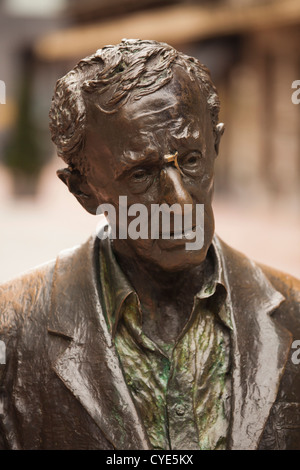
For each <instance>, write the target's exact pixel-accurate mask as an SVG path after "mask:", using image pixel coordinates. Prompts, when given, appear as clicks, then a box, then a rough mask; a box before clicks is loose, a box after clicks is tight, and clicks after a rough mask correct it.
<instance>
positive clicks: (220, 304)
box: [0, 40, 300, 450]
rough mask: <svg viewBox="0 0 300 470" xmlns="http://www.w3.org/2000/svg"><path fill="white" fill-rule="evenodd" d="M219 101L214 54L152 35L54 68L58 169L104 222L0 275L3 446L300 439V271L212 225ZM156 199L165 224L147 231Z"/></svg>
mask: <svg viewBox="0 0 300 470" xmlns="http://www.w3.org/2000/svg"><path fill="white" fill-rule="evenodd" d="M218 112H219V99H218V95H217V91H216V89H215V87H214V85H213V84H212V81H211V78H210V74H209V71H208V70H207V69H206V67H204V66H203V65H202V64H200V63H199V61H197V60H196V59H194V58H191V57H188V56H186V55H184V54H182V53H179V52H177V51H176V50H175V49H173V48H172V47H170V46H168V45H167V44H163V43H158V42H155V41H141V40H123V41H122V42H121V43H120V44H118V45H117V46H107V47H104V48H103V49H100V50H98V51H97V52H96V53H95V54H94V55H92V56H90V57H87V58H85V59H83V60H81V61H80V62H79V64H78V65H77V66H76V67H75V68H74V70H72V71H71V72H69V73H68V74H67V75H66V76H65V77H63V78H62V79H61V80H59V81H58V83H57V86H56V90H55V94H54V97H53V101H52V106H51V111H50V128H51V132H52V139H53V141H54V142H55V144H56V146H57V151H58V155H59V156H60V157H62V159H63V160H64V161H65V162H66V164H67V168H65V169H62V170H59V171H58V176H59V178H60V179H61V180H62V181H63V182H64V183H65V184H66V185H67V186H68V188H69V190H70V191H71V192H72V193H73V194H74V196H75V197H76V198H77V200H78V201H79V202H80V204H81V205H82V206H83V207H84V208H85V209H86V210H87V211H89V212H90V213H92V214H96V213H97V210H98V207H99V206H102V209H103V207H104V210H103V212H106V213H107V218H108V221H109V222H110V227H108V226H106V225H105V226H103V231H102V235H101V236H100V235H99V234H98V235H99V236H96V235H95V236H93V237H91V238H90V239H89V240H88V241H87V242H86V243H85V244H84V245H82V246H80V247H75V248H74V249H72V250H68V251H65V252H63V253H61V254H60V255H59V256H58V258H57V260H56V261H55V262H50V263H49V264H46V265H44V266H42V267H39V268H36V269H35V270H32V271H31V272H29V273H27V274H25V275H23V276H22V277H20V278H18V279H16V280H14V281H12V282H9V283H8V284H6V285H2V286H1V288H0V292H1V297H0V333H1V336H0V339H1V340H2V341H3V342H4V344H5V345H6V354H7V357H6V364H5V365H1V367H2V369H1V382H0V383H1V390H2V396H3V410H2V413H0V417H1V421H0V447H1V448H4V449H6V448H8V449H173V450H178V449H189V450H204V449H208V450H215V449H300V365H298V364H297V361H293V353H294V352H295V350H294V349H293V347H292V345H293V344H294V343H293V342H294V341H295V340H298V339H300V316H299V314H300V283H299V281H297V280H296V279H294V278H292V277H291V276H289V275H286V274H283V273H280V272H278V271H275V270H273V269H271V268H268V267H266V266H260V265H258V264H256V263H254V262H253V261H251V260H249V259H248V258H246V257H245V256H244V255H242V254H241V253H239V252H237V251H235V250H233V249H232V248H230V247H229V246H227V245H226V244H225V243H224V242H223V241H222V240H220V239H219V238H218V237H217V236H216V235H215V234H214V217H213V212H212V207H211V200H212V193H213V181H214V161H215V158H216V156H217V154H218V150H219V142H220V138H221V136H222V133H223V130H224V126H223V124H221V123H219V121H218ZM121 197H122V198H123V199H121ZM123 200H126V203H127V207H128V208H131V209H130V210H129V209H128V213H127V214H126V217H125V218H124V217H123V218H122V219H121V218H120V217H119V216H118V217H116V220H114V221H112V220H111V218H110V215H109V214H110V213H109V210H108V209H107V210H106V209H105V208H109V207H112V208H114V209H115V210H116V213H118V214H120V212H121V211H122V209H123V207H122V204H121V202H120V201H123ZM136 204H138V205H139V206H138V207H140V208H145V214H146V218H145V217H144V219H143V222H141V220H142V219H141V220H140V222H139V225H140V226H139V227H137V225H138V224H137V222H135V224H136V225H135V226H136V229H138V230H136V235H137V236H131V237H130V236H121V234H123V235H124V233H125V234H126V235H128V233H129V224H131V223H132V222H133V220H134V215H136V214H135V213H134V211H133V209H132V208H133V206H134V205H136ZM154 205H156V206H155V207H157V206H160V205H161V208H162V213H161V217H162V218H163V211H164V210H167V209H168V208H170V207H172V208H174V214H173V218H172V220H171V222H170V225H169V228H170V230H169V234H168V236H166V237H165V236H164V235H165V234H164V232H163V231H162V230H161V229H159V231H158V232H157V233H156V235H157V237H151V236H148V237H147V231H149V232H150V226H151V221H152V219H151V214H152V212H151V211H152V207H153V206H154ZM173 205H174V206H173ZM201 205H202V207H203V208H204V212H203V214H202V216H203V217H202V219H200V218H199V220H201V221H202V222H201V224H200V223H199V220H198V218H197V214H198V212H197V208H198V207H201ZM135 207H137V206H135ZM186 208H188V209H187V210H189V211H190V213H189V215H190V219H189V220H190V226H189V227H188V228H189V230H187V231H186V230H184V231H183V229H181V230H180V233H178V226H177V225H176V223H175V219H176V217H175V215H176V214H175V213H176V211H178V213H179V218H180V217H183V215H185V210H186ZM139 210H140V211H142V209H139ZM180 211H182V212H180ZM199 214H200V212H199ZM152 215H153V214H152ZM150 219H151V220H150ZM177 220H178V219H177ZM187 220H188V219H187ZM112 222H113V223H112ZM148 223H149V224H148ZM113 225H114V227H112V226H113ZM200 225H201V226H202V228H203V227H204V232H203V233H202V232H201V230H200V229H201V227H200ZM145 227H146V231H145ZM199 227H200V228H199ZM112 228H113V229H114V230H115V232H116V236H115V237H112V236H110V234H111V232H110V230H112ZM127 229H128V232H127ZM198 229H199V230H200V231H199V233H200V232H201V233H202V235H203V237H202V239H201V243H199V244H198V245H194V247H193V249H189V248H190V246H189V245H188V244H189V243H191V241H190V240H191V239H192V238H191V237H190V235H191V234H192V236H195V234H196V233H198V232H197V230H198ZM104 232H105V233H106V235H104ZM139 232H140V233H143V236H138V235H139ZM151 233H152V232H151ZM201 233H200V234H201ZM188 234H189V235H188ZM199 237H200V235H199Z"/></svg>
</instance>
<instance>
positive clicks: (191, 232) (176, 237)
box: [157, 225, 200, 250]
mask: <svg viewBox="0 0 300 470" xmlns="http://www.w3.org/2000/svg"><path fill="white" fill-rule="evenodd" d="M199 228H200V225H195V226H194V227H192V228H190V229H188V230H185V231H184V232H182V231H181V232H170V233H163V234H161V237H162V236H165V237H168V238H159V239H158V240H157V243H158V245H159V247H160V248H161V249H162V250H174V249H176V248H180V247H182V246H183V247H184V246H185V244H186V243H188V242H190V241H192V240H193V239H194V238H195V237H196V232H197V229H199Z"/></svg>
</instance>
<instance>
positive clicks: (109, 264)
mask: <svg viewBox="0 0 300 470" xmlns="http://www.w3.org/2000/svg"><path fill="white" fill-rule="evenodd" d="M209 250H210V254H211V256H212V257H213V263H214V272H213V275H212V276H211V277H210V278H209V279H208V280H207V281H206V282H205V283H204V284H203V286H202V288H201V290H200V291H199V292H198V293H197V294H196V296H195V300H196V301H197V300H198V299H199V300H200V299H204V298H208V297H212V296H214V300H216V301H215V302H214V310H215V313H216V314H217V315H218V316H219V318H220V320H221V321H222V322H223V323H224V324H225V325H226V326H227V327H228V328H230V329H232V321H231V315H230V311H229V309H228V308H226V305H225V298H226V295H227V289H226V282H225V279H224V274H223V268H222V262H221V257H220V254H219V252H218V247H217V244H216V240H215V238H214V239H213V241H212V244H211V246H210V248H209ZM100 279H101V285H102V289H101V293H102V297H103V299H102V300H103V302H102V303H103V305H104V313H105V317H106V321H107V324H108V326H109V328H110V332H111V334H112V335H113V336H114V335H115V332H116V329H117V326H118V322H119V320H120V317H121V313H122V305H123V303H124V302H125V300H126V299H127V298H128V297H129V295H131V294H135V296H136V298H137V294H136V292H135V290H134V288H133V287H132V285H131V283H130V281H129V280H128V278H127V276H126V275H125V274H124V272H123V271H122V269H121V268H120V266H119V264H118V262H117V260H116V258H115V255H114V253H113V250H112V244H111V241H110V240H109V238H106V239H104V240H102V241H101V243H100Z"/></svg>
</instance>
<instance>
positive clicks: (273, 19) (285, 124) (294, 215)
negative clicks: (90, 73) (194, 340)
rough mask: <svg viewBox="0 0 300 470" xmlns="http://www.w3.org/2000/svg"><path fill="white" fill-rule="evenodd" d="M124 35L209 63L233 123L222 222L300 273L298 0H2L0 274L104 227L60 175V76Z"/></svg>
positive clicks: (224, 166)
mask: <svg viewBox="0 0 300 470" xmlns="http://www.w3.org/2000/svg"><path fill="white" fill-rule="evenodd" d="M124 37H125V38H140V39H155V40H158V41H164V42H167V43H169V44H171V45H172V46H174V47H175V48H177V49H179V50H181V51H183V52H185V53H187V54H189V55H192V56H195V57H197V58H198V59H199V60H200V61H201V62H203V63H205V64H206V65H207V66H208V67H209V69H210V70H211V73H212V78H213V80H214V82H215V84H216V85H217V88H218V91H219V94H220V98H221V120H222V121H223V122H225V126H226V131H225V134H224V137H223V141H222V143H221V149H220V157H219V158H218V160H217V168H216V184H215V188H216V198H215V201H216V202H215V212H216V215H217V217H216V220H217V231H218V233H219V235H220V236H222V237H223V236H224V240H225V241H227V242H228V243H229V244H232V245H233V246H235V247H236V248H238V249H241V251H244V252H245V253H246V254H248V255H249V256H250V257H252V258H254V259H258V260H261V261H262V262H265V263H266V264H270V265H273V266H277V267H278V268H280V269H283V270H286V271H288V272H292V273H293V274H295V275H296V276H298V277H299V276H300V243H299V238H300V217H299V214H300V211H299V209H300V207H299V206H300V104H298V105H297V104H294V103H293V102H292V99H291V97H292V93H293V92H294V89H292V83H293V82H294V81H296V80H300V51H299V43H300V1H299V0H85V1H84V2H82V1H81V0H43V1H42V2H41V1H40V0H0V80H3V81H4V82H5V84H6V104H5V105H2V104H0V222H1V229H0V233H1V235H0V237H1V240H0V241H1V243H0V259H1V267H0V281H1V280H4V279H5V278H7V276H11V275H15V274H17V273H18V272H19V271H20V270H21V269H25V268H26V269H27V268H29V267H30V266H34V265H35V264H36V263H39V262H42V261H46V260H47V259H49V257H53V256H55V254H56V253H57V252H58V251H59V250H60V249H62V248H66V247H68V246H69V245H71V244H73V243H78V242H81V241H83V240H84V239H85V238H86V236H87V235H88V233H90V229H91V227H94V226H95V222H94V219H93V218H92V216H90V215H88V214H85V213H84V212H83V211H82V209H81V208H80V207H79V205H78V203H77V202H76V201H75V199H74V198H72V196H71V195H70V194H69V193H68V192H67V191H66V190H65V188H63V186H62V184H61V183H60V182H59V181H56V179H55V169H56V168H57V167H58V166H59V165H61V164H62V163H61V162H59V161H58V159H57V157H55V149H54V147H53V145H52V144H51V141H50V134H49V130H48V111H49V106H50V101H51V95H52V92H53V88H54V86H55V82H56V80H57V79H58V78H60V77H61V76H62V75H64V74H65V73H66V72H68V71H69V70H70V69H71V68H72V67H73V66H74V65H75V64H76V62H77V61H78V60H79V59H81V58H82V57H84V56H86V55H89V54H91V53H93V52H95V50H96V49H98V48H101V47H103V46H104V45H106V44H116V43H118V42H120V41H121V40H122V39H123V38H124ZM49 164H50V165H52V166H51V167H49ZM47 165H48V166H47ZM8 182H9V184H8ZM34 192H35V193H36V194H37V197H36V198H35V199H32V198H31V199H30V198H28V197H27V198H24V197H22V198H21V197H20V196H22V195H23V196H24V194H27V195H28V194H30V193H31V194H34ZM8 193H9V194H10V199H9V198H8V196H7V194H8ZM16 196H18V198H16ZM245 208H246V210H245ZM66 220H67V223H66ZM20 224H21V232H22V243H20V237H19V233H18V231H19V226H20ZM56 234H57V235H56ZM24 246H25V249H24Z"/></svg>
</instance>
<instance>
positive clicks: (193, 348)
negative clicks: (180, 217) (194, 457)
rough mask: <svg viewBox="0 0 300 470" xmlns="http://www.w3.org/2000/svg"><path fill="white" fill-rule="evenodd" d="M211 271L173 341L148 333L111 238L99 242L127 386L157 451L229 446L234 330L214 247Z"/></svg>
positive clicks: (107, 311)
mask: <svg viewBox="0 0 300 470" xmlns="http://www.w3.org/2000/svg"><path fill="white" fill-rule="evenodd" d="M209 251H210V254H209V255H210V256H212V259H213V263H214V272H213V276H210V277H209V278H208V279H207V280H206V282H205V283H204V284H203V286H202V287H201V290H199V292H198V293H197V294H196V296H195V298H194V306H193V309H192V312H191V315H190V317H189V320H188V321H187V323H186V325H185V327H184V328H183V331H182V333H181V334H180V335H179V337H178V338H177V341H176V343H175V345H174V344H173V345H167V344H166V345H164V346H162V345H160V346H159V345H158V344H156V343H155V342H154V341H152V340H151V339H150V338H149V337H147V335H146V334H145V333H144V332H143V329H142V313H141V308H140V303H139V299H138V296H137V293H136V292H135V291H134V289H133V287H132V286H131V284H130V282H129V280H128V278H127V277H126V275H125V274H124V272H123V271H122V270H121V268H120V266H119V265H118V263H117V261H116V259H115V256H114V254H113V251H112V247H111V242H110V240H109V239H106V240H102V242H101V244H100V277H101V285H102V297H103V298H102V304H103V307H104V315H105V318H106V321H107V324H108V327H109V330H110V332H111V334H112V336H113V338H114V344H115V347H116V350H117V353H118V356H119V359H120V363H121V366H122V369H123V373H124V376H125V380H126V383H127V386H128V387H129V389H130V391H131V394H132V397H133V400H134V403H135V405H136V407H137V410H138V412H139V414H140V416H141V418H142V421H143V423H144V426H145V428H146V431H147V434H148V437H149V441H150V443H151V445H152V447H153V449H158V450H160V449H172V450H179V449H186V450H211V449H214V450H217V449H220V450H221V449H226V446H227V434H228V427H229V415H230V394H231V377H230V330H232V323H231V318H230V313H229V311H228V310H227V308H226V304H225V299H226V288H225V285H224V282H223V280H222V272H221V263H220V260H219V259H218V255H217V251H216V250H215V249H214V246H213V244H212V245H211V247H210V250H209Z"/></svg>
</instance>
